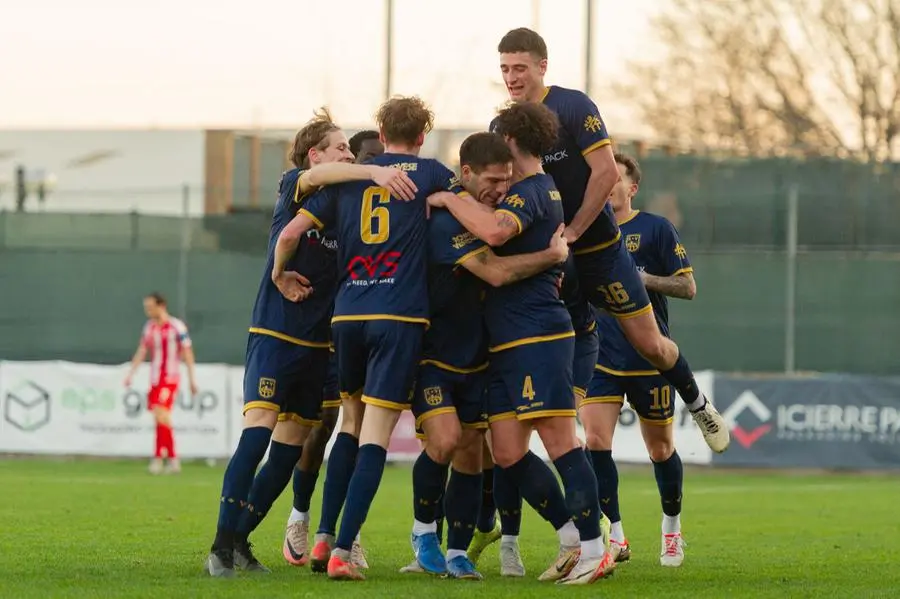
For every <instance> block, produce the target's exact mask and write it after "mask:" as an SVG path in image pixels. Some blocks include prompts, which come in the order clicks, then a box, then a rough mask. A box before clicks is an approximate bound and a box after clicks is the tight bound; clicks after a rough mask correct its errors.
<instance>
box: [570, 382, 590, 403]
mask: <svg viewBox="0 0 900 599" xmlns="http://www.w3.org/2000/svg"><path fill="white" fill-rule="evenodd" d="M572 388H573V389H574V390H575V399H576V400H577V399H584V397H585V396H586V395H587V389H582V388H581V387H577V386H576V387H572ZM576 405H577V404H576Z"/></svg>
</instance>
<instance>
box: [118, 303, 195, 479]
mask: <svg viewBox="0 0 900 599" xmlns="http://www.w3.org/2000/svg"><path fill="white" fill-rule="evenodd" d="M144 314H146V315H147V319H148V320H147V324H145V325H144V330H143V332H142V333H141V340H140V343H138V347H137V350H136V351H135V352H134V357H133V358H131V368H129V369H128V374H127V375H126V376H125V386H126V387H130V386H131V379H132V378H134V373H135V371H136V370H137V369H138V366H140V365H141V363H142V362H143V361H144V360H145V359H146V358H147V352H150V392H149V393H147V409H148V410H150V411H151V412H153V418H154V419H155V420H156V452H155V453H154V454H153V459H152V460H151V461H150V474H159V473H161V472H162V471H163V455H165V458H166V460H167V464H166V472H169V473H178V472H181V464H180V463H179V461H178V456H177V455H176V453H175V435H174V433H173V432H172V404H173V403H174V402H175V396H176V395H177V394H178V383H179V382H180V380H181V360H182V359H184V363H185V365H186V366H187V371H188V387H189V388H190V391H191V395H196V393H197V377H196V374H195V371H194V348H193V347H192V346H191V338H190V336H189V335H188V330H187V327H186V326H185V324H184V323H183V322H182V321H180V320H178V319H177V318H175V317H174V316H172V315H170V314H169V310H168V307H167V304H166V298H164V297H163V296H162V295H161V294H159V293H151V294H150V295H148V296H147V297H145V298H144Z"/></svg>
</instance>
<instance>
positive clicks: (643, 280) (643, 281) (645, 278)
mask: <svg viewBox="0 0 900 599" xmlns="http://www.w3.org/2000/svg"><path fill="white" fill-rule="evenodd" d="M638 274H639V275H640V277H641V283H643V284H644V287H646V286H647V273H646V272H644V271H643V270H641V269H640V268H639V269H638Z"/></svg>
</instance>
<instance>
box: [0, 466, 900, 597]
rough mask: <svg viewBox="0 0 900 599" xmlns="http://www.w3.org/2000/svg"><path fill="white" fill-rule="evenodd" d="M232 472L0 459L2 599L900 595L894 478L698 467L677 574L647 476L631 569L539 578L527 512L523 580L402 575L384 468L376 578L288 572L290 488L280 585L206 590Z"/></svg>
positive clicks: (629, 519)
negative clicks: (595, 576) (345, 579)
mask: <svg viewBox="0 0 900 599" xmlns="http://www.w3.org/2000/svg"><path fill="white" fill-rule="evenodd" d="M223 468H224V466H223V465H222V464H220V465H219V466H217V467H214V468H210V467H208V466H205V465H199V464H198V465H193V464H186V465H185V468H184V472H183V473H182V474H181V475H180V476H160V477H151V476H149V475H148V474H146V470H145V464H144V463H138V462H104V461H45V460H2V461H0V490H2V498H3V500H2V502H0V598H4V599H6V598H10V599H13V598H15V599H25V598H30V597H35V598H38V597H39V598H41V599H44V598H48V597H50V598H56V597H79V598H81V597H102V598H104V599H107V598H111V597H152V598H153V599H168V598H174V597H190V598H199V597H209V598H211V599H226V598H229V597H266V598H275V597H291V598H300V597H332V596H333V597H340V598H341V599H345V598H348V597H367V598H369V599H371V598H375V597H392V598H394V597H398V598H399V597H427V596H429V595H430V596H439V597H442V598H443V597H448V598H451V597H468V596H471V595H472V594H474V593H480V594H485V595H487V596H490V597H520V598H523V599H530V598H535V599H537V598H541V599H543V598H545V597H548V596H554V597H556V596H568V597H610V598H612V597H623V598H624V597H628V598H629V599H633V598H634V597H652V596H660V597H665V598H666V599H669V598H675V597H694V598H700V597H710V598H723V597H727V598H728V599H733V598H735V597H754V598H757V597H779V598H781V597H851V596H852V597H864V598H868V597H898V596H900V566H898V564H900V517H898V508H900V478H898V477H896V476H893V477H889V476H854V475H815V476H813V475H788V474H768V473H742V474H733V473H723V472H717V471H705V470H699V471H697V470H693V471H688V472H687V473H686V476H685V479H686V481H685V498H684V514H683V515H682V522H683V526H684V534H685V538H686V540H687V542H688V546H687V549H686V554H687V558H686V560H685V564H684V566H683V567H682V568H681V569H674V570H673V569H664V568H662V567H661V566H659V562H658V557H657V555H658V552H659V542H660V541H659V525H660V507H659V499H658V496H657V492H656V485H655V483H654V480H653V474H652V470H651V469H650V467H649V466H648V467H646V468H644V467H635V468H632V469H629V470H628V471H625V472H622V475H621V503H622V512H623V518H624V522H625V531H626V533H627V535H628V538H629V541H630V542H631V545H632V550H633V554H634V555H633V557H632V560H631V561H630V562H629V563H626V564H622V565H620V567H619V568H618V569H617V571H616V573H615V575H614V576H613V577H612V578H611V579H609V580H604V581H600V582H598V583H597V584H595V585H593V586H589V587H582V588H572V587H555V586H553V585H546V584H541V583H538V582H537V580H536V577H537V575H538V574H539V573H540V572H541V571H542V570H543V568H544V567H545V566H546V565H547V564H549V563H550V561H551V559H553V558H554V557H555V554H556V548H557V545H556V537H555V534H554V533H553V531H551V530H550V529H549V526H548V525H546V524H545V523H544V522H542V521H541V520H540V519H539V518H538V517H537V516H536V515H535V514H534V513H533V512H531V511H530V510H528V512H527V514H526V516H525V522H524V524H523V529H522V532H523V536H522V538H521V543H522V545H521V547H522V552H523V559H524V560H525V565H526V568H527V569H528V577H527V578H526V579H516V580H509V579H501V578H500V576H499V570H498V565H497V548H496V546H494V547H491V548H489V549H488V550H487V551H486V552H485V554H484V556H483V557H482V561H481V564H480V569H481V571H482V572H483V573H484V574H485V576H486V580H485V581H484V582H481V583H478V582H471V581H454V580H440V579H434V578H430V577H427V576H425V575H402V574H399V573H398V572H397V570H398V569H399V568H400V567H401V566H403V565H405V564H406V563H408V562H409V561H410V559H411V551H410V548H409V542H408V535H409V530H410V526H411V522H412V506H411V503H412V500H411V496H410V470H409V469H408V468H406V467H399V466H398V467H389V468H388V469H387V471H386V473H385V479H384V482H383V483H382V486H381V490H380V492H379V494H378V497H377V498H376V500H375V504H374V506H373V508H372V511H371V513H370V516H369V521H368V522H367V523H366V526H365V528H364V529H363V537H362V538H363V544H364V546H365V547H366V549H367V551H368V556H369V562H370V564H371V566H372V569H371V570H370V571H369V572H368V576H369V580H367V581H365V582H362V583H337V582H331V581H329V580H327V579H326V578H325V577H323V576H320V575H313V574H312V573H311V572H310V571H309V569H308V568H293V567H291V566H288V565H287V564H285V562H284V561H283V559H282V557H281V540H282V532H283V529H284V524H285V521H286V519H287V515H288V512H289V510H290V496H289V491H290V489H288V492H287V493H286V494H285V495H284V496H283V497H282V498H281V500H279V502H278V503H277V504H276V506H275V507H274V508H273V510H272V513H271V517H270V518H268V519H267V521H266V522H264V523H263V525H262V527H261V528H260V529H259V530H258V531H257V532H256V533H255V535H254V537H253V539H252V540H253V541H254V543H255V547H256V553H257V555H258V557H259V558H260V560H261V561H262V562H263V563H265V564H266V565H268V566H270V567H271V568H272V570H273V572H272V574H271V575H269V576H257V577H253V576H248V575H246V574H243V575H241V576H239V578H238V579H236V580H212V579H209V578H207V577H206V576H204V575H203V570H202V566H203V560H204V557H205V555H206V552H207V550H208V549H209V545H210V542H211V541H212V537H213V534H214V532H215V520H216V510H217V507H218V498H219V488H220V484H221V478H222V471H223ZM320 487H321V480H320ZM318 501H319V496H318V495H317V496H316V498H315V499H314V501H313V506H314V509H313V514H312V518H313V523H315V522H316V521H317V518H318V515H319V509H318Z"/></svg>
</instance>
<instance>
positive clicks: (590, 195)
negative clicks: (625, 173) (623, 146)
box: [566, 145, 619, 243]
mask: <svg viewBox="0 0 900 599" xmlns="http://www.w3.org/2000/svg"><path fill="white" fill-rule="evenodd" d="M584 160H585V162H587V163H588V166H589V167H591V176H590V178H589V179H588V183H587V187H586V188H585V190H584V199H583V200H582V202H581V208H579V209H578V212H576V213H575V216H573V217H572V222H570V223H569V226H568V228H567V229H566V239H568V241H569V243H573V242H575V241H576V240H577V239H578V238H579V237H581V236H582V235H583V234H584V232H585V231H587V229H588V227H590V226H591V225H592V224H593V223H594V221H595V220H597V217H598V216H600V213H601V212H603V207H604V206H606V201H607V199H608V198H609V194H610V192H612V188H613V187H615V185H616V182H618V180H619V169H618V167H617V166H616V160H615V158H613V151H612V148H611V147H610V146H608V145H607V146H603V147H600V148H597V149H595V150H592V151H591V152H589V153H588V154H585V156H584Z"/></svg>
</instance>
